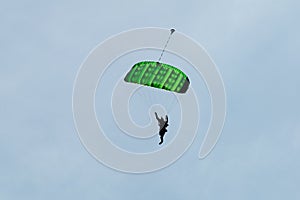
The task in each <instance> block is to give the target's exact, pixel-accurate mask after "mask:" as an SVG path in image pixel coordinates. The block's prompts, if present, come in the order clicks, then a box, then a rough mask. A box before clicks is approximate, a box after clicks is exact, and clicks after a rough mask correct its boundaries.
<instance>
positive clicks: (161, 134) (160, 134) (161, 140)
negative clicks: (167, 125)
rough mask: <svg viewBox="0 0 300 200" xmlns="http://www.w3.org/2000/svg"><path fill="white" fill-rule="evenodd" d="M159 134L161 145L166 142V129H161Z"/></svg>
mask: <svg viewBox="0 0 300 200" xmlns="http://www.w3.org/2000/svg"><path fill="white" fill-rule="evenodd" d="M159 136H160V143H159V145H161V144H162V143H163V142H164V136H165V132H164V131H160V132H159Z"/></svg>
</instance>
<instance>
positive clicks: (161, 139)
mask: <svg viewBox="0 0 300 200" xmlns="http://www.w3.org/2000/svg"><path fill="white" fill-rule="evenodd" d="M163 142H164V137H163V136H160V142H159V143H158V144H159V145H161V144H162V143H163Z"/></svg>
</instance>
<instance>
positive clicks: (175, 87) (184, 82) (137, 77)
mask: <svg viewBox="0 0 300 200" xmlns="http://www.w3.org/2000/svg"><path fill="white" fill-rule="evenodd" d="M124 81H126V82H129V83H136V84H141V85H145V86H150V87H155V88H158V89H164V90H168V91H172V92H177V93H185V92H186V91H187V89H188V88H189V85H190V81H189V79H188V77H187V76H186V74H185V73H183V72H182V71H181V70H179V69H177V68H176V67H173V66H171V65H168V64H164V63H159V62H155V61H143V62H139V63H136V64H135V65H134V66H133V67H132V68H131V70H130V71H129V72H128V73H127V75H126V76H125V78H124Z"/></svg>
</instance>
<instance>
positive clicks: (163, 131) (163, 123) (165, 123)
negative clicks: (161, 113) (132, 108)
mask: <svg viewBox="0 0 300 200" xmlns="http://www.w3.org/2000/svg"><path fill="white" fill-rule="evenodd" d="M155 117H156V119H157V121H158V126H159V137H160V142H159V145H161V144H162V143H163V142H164V136H165V134H166V132H167V131H168V130H167V127H168V126H169V124H168V115H166V120H164V118H163V117H161V118H159V117H158V115H157V113H156V112H155Z"/></svg>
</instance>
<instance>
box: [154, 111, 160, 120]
mask: <svg viewBox="0 0 300 200" xmlns="http://www.w3.org/2000/svg"><path fill="white" fill-rule="evenodd" d="M155 117H156V119H157V120H158V121H159V118H158V115H157V113H156V112H155Z"/></svg>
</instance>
